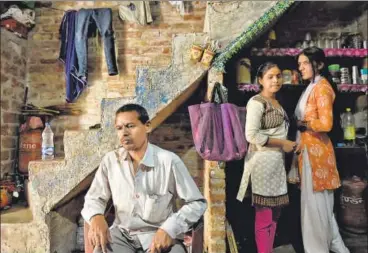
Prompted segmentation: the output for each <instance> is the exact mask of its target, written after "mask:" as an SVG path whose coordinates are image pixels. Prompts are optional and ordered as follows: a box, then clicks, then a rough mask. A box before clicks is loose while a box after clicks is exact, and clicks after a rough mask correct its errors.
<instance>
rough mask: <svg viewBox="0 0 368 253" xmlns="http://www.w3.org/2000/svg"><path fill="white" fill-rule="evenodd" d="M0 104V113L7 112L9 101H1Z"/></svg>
mask: <svg viewBox="0 0 368 253" xmlns="http://www.w3.org/2000/svg"><path fill="white" fill-rule="evenodd" d="M0 103H1V110H2V111H7V110H9V108H10V102H9V100H1V101H0Z"/></svg>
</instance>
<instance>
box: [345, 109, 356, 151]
mask: <svg viewBox="0 0 368 253" xmlns="http://www.w3.org/2000/svg"><path fill="white" fill-rule="evenodd" d="M342 127H343V129H344V142H345V144H346V145H347V146H353V145H354V144H355V122H354V116H353V114H352V113H351V109H350V108H346V112H345V113H344V115H343V117H342Z"/></svg>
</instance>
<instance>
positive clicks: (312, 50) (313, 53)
mask: <svg viewBox="0 0 368 253" xmlns="http://www.w3.org/2000/svg"><path fill="white" fill-rule="evenodd" d="M300 55H305V56H306V57H307V58H308V60H309V62H310V63H311V64H312V69H313V79H312V81H313V82H314V79H315V77H316V75H317V74H319V75H320V76H322V77H324V78H326V79H327V80H328V82H329V83H330V84H331V87H332V89H333V91H334V92H335V95H336V97H335V101H334V104H333V127H332V130H331V131H330V132H329V133H328V134H329V136H330V138H331V139H332V140H333V141H334V142H335V141H337V140H338V139H339V138H340V137H341V134H342V130H341V127H340V113H341V110H340V109H339V106H338V104H339V103H340V102H341V101H340V93H339V90H338V89H337V86H336V84H335V83H334V82H333V81H332V77H331V75H330V72H329V71H328V66H327V59H326V55H325V52H324V51H323V49H321V48H318V47H308V48H305V49H303V51H302V52H300V53H299V55H298V56H297V59H298V58H299V56H300ZM320 64H323V67H322V69H321V70H319V69H318V66H319V65H320Z"/></svg>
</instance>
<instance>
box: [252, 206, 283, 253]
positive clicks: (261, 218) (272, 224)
mask: <svg viewBox="0 0 368 253" xmlns="http://www.w3.org/2000/svg"><path fill="white" fill-rule="evenodd" d="M280 213H281V208H280V207H274V208H270V207H257V206H256V222H255V235H256V243H257V249H258V253H271V252H272V249H273V241H274V239H275V233H276V225H277V220H278V218H279V217H280Z"/></svg>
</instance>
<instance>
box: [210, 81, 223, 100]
mask: <svg viewBox="0 0 368 253" xmlns="http://www.w3.org/2000/svg"><path fill="white" fill-rule="evenodd" d="M221 85H222V84H220V83H219V82H216V83H215V86H214V87H213V90H212V96H211V102H212V103H216V101H215V98H216V94H217V97H218V98H219V100H220V102H219V104H223V103H224V102H225V101H226V99H225V95H224V93H223V92H222V89H221Z"/></svg>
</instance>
